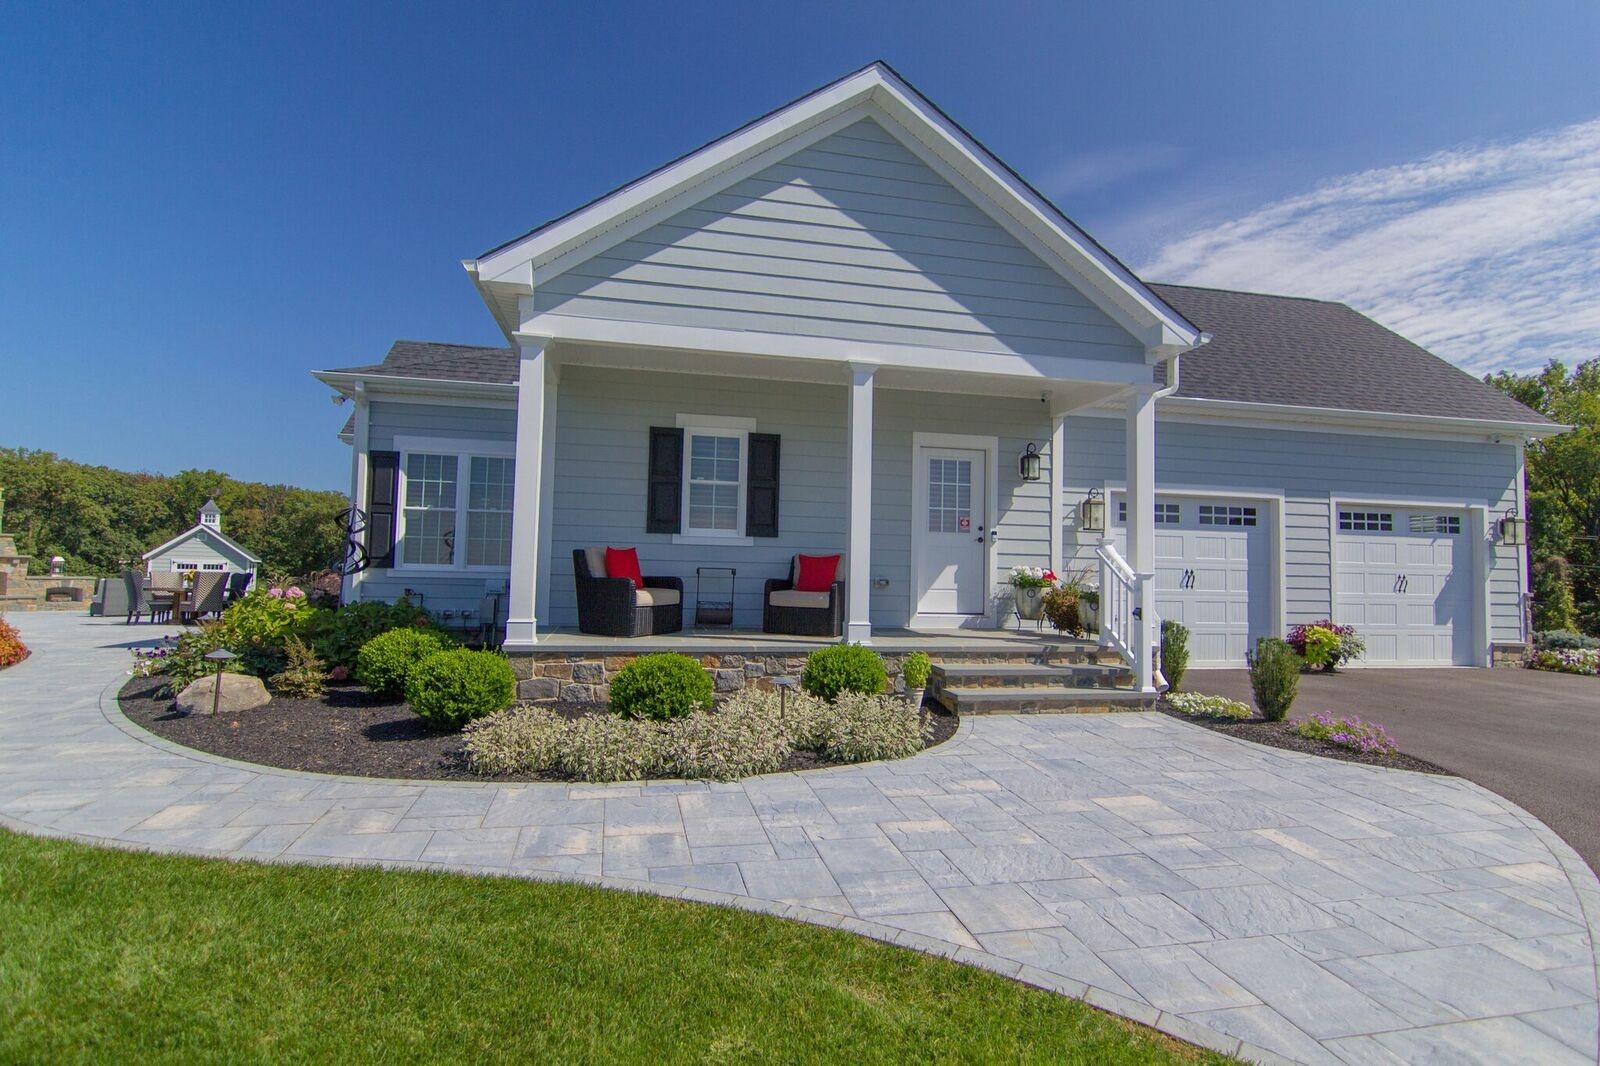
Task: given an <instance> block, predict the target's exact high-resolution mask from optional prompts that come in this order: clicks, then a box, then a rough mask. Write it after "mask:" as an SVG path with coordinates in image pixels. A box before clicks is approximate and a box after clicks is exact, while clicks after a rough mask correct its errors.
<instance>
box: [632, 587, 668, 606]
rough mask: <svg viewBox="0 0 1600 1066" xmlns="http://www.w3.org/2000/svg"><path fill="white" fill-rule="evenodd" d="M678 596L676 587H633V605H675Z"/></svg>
mask: <svg viewBox="0 0 1600 1066" xmlns="http://www.w3.org/2000/svg"><path fill="white" fill-rule="evenodd" d="M678 600H679V596H678V590H677V589H634V590H633V605H634V606H635V607H675V606H677V604H678Z"/></svg>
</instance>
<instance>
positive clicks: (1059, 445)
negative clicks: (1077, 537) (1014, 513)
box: [1050, 415, 1067, 577]
mask: <svg viewBox="0 0 1600 1066" xmlns="http://www.w3.org/2000/svg"><path fill="white" fill-rule="evenodd" d="M1066 454H1067V416H1066V415H1053V416H1051V419H1050V569H1051V570H1054V571H1055V572H1056V576H1058V577H1065V576H1066V575H1065V574H1064V573H1063V572H1062V567H1064V566H1066V565H1067V553H1066V548H1065V546H1064V545H1063V543H1062V541H1063V539H1064V538H1065V536H1066V534H1065V532H1064V527H1065V526H1066V522H1067V499H1066V491H1067V490H1066V487H1065V486H1064V485H1063V484H1062V483H1061V482H1062V478H1064V477H1065V476H1066V470H1067V463H1066V458H1065V456H1066Z"/></svg>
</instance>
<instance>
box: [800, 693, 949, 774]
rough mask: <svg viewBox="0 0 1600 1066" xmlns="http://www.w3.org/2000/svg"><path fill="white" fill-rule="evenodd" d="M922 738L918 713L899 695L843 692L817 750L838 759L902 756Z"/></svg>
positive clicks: (918, 746)
mask: <svg viewBox="0 0 1600 1066" xmlns="http://www.w3.org/2000/svg"><path fill="white" fill-rule="evenodd" d="M931 731H932V726H931V723H930V725H929V727H928V729H927V730H926V732H931ZM925 739H926V734H925V730H924V727H923V725H922V720H921V715H920V714H918V713H917V711H916V709H915V708H913V707H911V706H910V705H908V704H907V703H906V701H905V700H903V699H901V698H900V697H898V696H868V695H865V694H862V693H855V692H845V693H840V695H839V698H838V699H837V700H835V701H834V703H833V708H832V713H831V714H829V715H827V716H826V723H825V725H824V727H823V730H822V736H821V745H820V747H819V748H818V749H817V750H818V751H820V753H821V754H822V755H824V756H826V757H827V758H829V759H833V760H836V761H838V762H871V761H872V760H874V759H903V758H905V757H906V756H908V755H913V754H915V753H916V752H918V751H921V750H922V746H923V742H924V741H925Z"/></svg>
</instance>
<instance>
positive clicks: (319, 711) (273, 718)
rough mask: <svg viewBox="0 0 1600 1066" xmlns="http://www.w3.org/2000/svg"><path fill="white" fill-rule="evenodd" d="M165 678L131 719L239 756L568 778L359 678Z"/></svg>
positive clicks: (345, 766)
mask: <svg viewBox="0 0 1600 1066" xmlns="http://www.w3.org/2000/svg"><path fill="white" fill-rule="evenodd" d="M165 686H166V679H165V678H163V677H160V676H156V677H135V678H132V679H130V680H129V681H128V683H127V684H126V685H124V686H123V687H122V691H121V692H120V693H119V694H118V698H117V701H118V703H119V704H120V705H121V707H122V713H123V714H124V715H126V716H127V718H128V719H129V720H130V721H132V722H133V723H135V724H136V725H139V726H141V727H143V728H145V729H148V730H149V731H150V732H152V733H154V734H156V735H157V736H159V737H163V738H165V739H167V740H170V741H172V742H173V743H174V744H182V745H183V746H184V747H187V748H197V749H199V750H200V751H207V752H210V753H212V754H213V755H222V756H225V757H226V758H229V759H238V760H239V761H240V762H250V763H257V764H260V765H262V766H276V767H279V768H280V769H284V770H307V771H310V772H312V773H319V774H346V775H350V776H355V777H397V778H414V779H419V780H470V781H565V780H569V778H567V777H566V776H565V775H562V774H557V773H538V774H515V775H505V776H501V777H492V778H491V777H484V776H481V775H479V774H474V773H472V772H471V771H470V770H468V769H467V765H466V758H465V753H464V750H463V747H462V741H461V734H460V733H436V732H434V731H433V730H430V729H427V728H425V727H424V726H423V724H422V720H421V719H420V718H418V717H417V716H416V715H414V714H412V713H411V709H410V708H409V707H407V706H406V705H405V703H404V702H399V701H389V700H381V699H378V698H377V697H374V696H373V695H372V694H371V693H369V692H368V691H367V690H366V689H365V688H363V687H361V686H360V685H354V684H347V685H329V686H328V690H327V693H326V694H325V695H324V696H323V697H322V698H321V699H306V700H291V699H282V698H274V699H273V700H272V702H271V703H268V704H267V705H266V706H264V707H257V708H255V709H254V710H250V711H244V712H243V713H240V714H234V715H227V714H223V715H218V716H217V717H215V718H212V717H210V716H209V715H203V714H193V715H182V714H179V713H178V712H177V710H176V709H175V708H174V707H173V703H172V699H171V697H162V696H160V695H158V694H159V693H160V692H161V690H162V689H163V688H164V687H165ZM550 706H551V709H552V710H554V711H556V712H557V713H558V714H560V715H562V716H563V717H566V718H578V717H582V716H583V715H586V714H595V713H607V712H606V711H605V708H604V706H603V705H600V704H583V703H558V704H554V705H550ZM924 713H925V714H928V715H929V717H931V719H932V721H933V738H932V739H931V740H929V741H928V747H930V748H931V747H933V746H934V745H936V744H942V743H943V742H944V741H946V740H949V739H950V738H951V737H952V736H954V735H955V732H956V726H957V718H956V716H955V715H953V714H950V713H948V712H946V711H945V710H944V709H943V708H940V707H939V706H938V705H936V704H932V703H930V704H928V705H927V707H926V708H925V709H924ZM835 765H839V764H837V763H831V762H828V761H827V760H825V759H823V758H821V757H820V756H818V755H815V754H813V753H811V752H795V753H794V754H792V755H790V756H789V758H788V760H787V761H786V762H785V763H784V764H783V769H784V770H814V769H819V768H821V767H824V766H835Z"/></svg>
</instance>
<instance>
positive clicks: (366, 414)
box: [339, 384, 372, 603]
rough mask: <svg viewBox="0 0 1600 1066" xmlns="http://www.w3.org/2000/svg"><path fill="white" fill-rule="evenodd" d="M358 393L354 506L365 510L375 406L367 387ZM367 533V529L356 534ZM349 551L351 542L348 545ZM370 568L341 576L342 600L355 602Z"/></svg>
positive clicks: (352, 478) (352, 449)
mask: <svg viewBox="0 0 1600 1066" xmlns="http://www.w3.org/2000/svg"><path fill="white" fill-rule="evenodd" d="M355 393H356V412H355V414H356V424H355V425H354V426H353V427H352V428H351V430H350V506H351V507H359V508H361V509H362V511H365V510H366V507H367V481H368V478H369V474H368V472H367V448H368V447H369V443H368V442H369V441H370V439H371V428H370V427H371V425H372V422H371V408H369V407H368V405H367V387H366V386H365V385H362V384H357V385H356V388H355ZM352 535H353V536H359V537H365V536H366V534H365V533H357V534H352ZM344 547H345V550H346V551H348V550H349V548H348V546H344ZM365 573H366V571H361V572H360V573H355V574H345V575H344V576H343V577H342V578H341V579H340V583H341V586H342V587H341V588H340V589H339V602H340V603H354V602H355V601H356V600H357V598H358V596H357V592H358V591H359V587H360V585H361V578H362V576H363V575H364V574H365Z"/></svg>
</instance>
